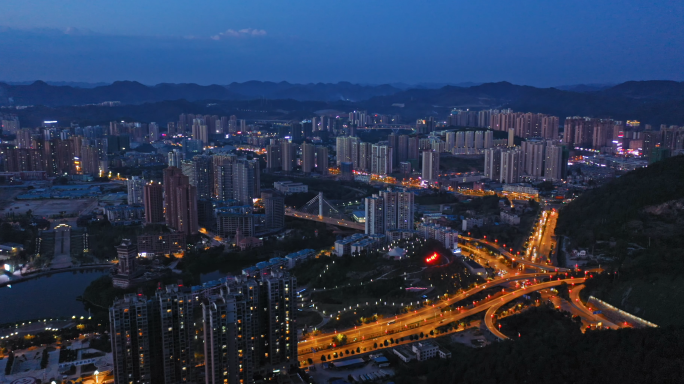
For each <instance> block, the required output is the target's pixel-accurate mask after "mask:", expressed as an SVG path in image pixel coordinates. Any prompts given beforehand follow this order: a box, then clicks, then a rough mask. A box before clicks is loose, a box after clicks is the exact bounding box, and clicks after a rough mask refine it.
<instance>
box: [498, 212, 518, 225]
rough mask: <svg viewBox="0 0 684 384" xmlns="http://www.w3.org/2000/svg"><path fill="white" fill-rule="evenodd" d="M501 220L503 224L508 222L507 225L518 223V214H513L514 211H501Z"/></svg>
mask: <svg viewBox="0 0 684 384" xmlns="http://www.w3.org/2000/svg"><path fill="white" fill-rule="evenodd" d="M500 216H501V222H502V223H504V224H509V225H518V224H520V216H518V215H516V214H514V213H508V212H506V211H501V214H500Z"/></svg>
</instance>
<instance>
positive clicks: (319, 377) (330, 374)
mask: <svg viewBox="0 0 684 384" xmlns="http://www.w3.org/2000/svg"><path fill="white" fill-rule="evenodd" d="M355 357H361V356H355ZM315 367H316V370H315V371H309V376H311V377H312V378H313V379H314V380H315V381H316V383H317V384H328V382H329V380H330V379H334V378H340V379H343V380H347V377H348V376H349V375H352V376H353V377H354V378H355V379H356V380H357V381H358V382H363V381H362V380H361V379H360V375H368V374H371V373H377V374H382V373H381V371H382V372H385V373H386V374H388V375H390V376H394V370H393V369H392V368H391V367H384V368H379V367H378V366H376V365H375V364H373V362H372V361H371V362H369V363H367V364H366V365H365V366H363V367H361V368H353V369H323V364H322V363H320V362H319V363H316V364H315ZM347 381H348V380H347Z"/></svg>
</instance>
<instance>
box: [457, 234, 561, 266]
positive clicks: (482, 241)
mask: <svg viewBox="0 0 684 384" xmlns="http://www.w3.org/2000/svg"><path fill="white" fill-rule="evenodd" d="M458 237H459V238H460V239H462V240H465V241H470V242H473V243H480V244H484V245H487V246H489V247H492V248H494V249H496V250H497V251H498V252H499V253H501V255H502V256H504V257H506V258H508V259H510V260H511V261H515V262H517V263H518V264H521V265H524V266H526V267H531V268H536V269H540V270H541V271H542V272H544V271H559V272H567V271H570V269H568V268H562V267H556V266H554V265H552V264H548V263H547V264H544V263H535V262H532V261H528V260H525V259H523V258H522V257H520V255H514V254H512V253H511V252H509V251H508V250H506V249H505V248H503V247H502V246H500V245H499V244H498V243H497V242H496V241H494V242H492V241H488V240H486V239H476V238H473V237H467V236H462V235H459V236H458Z"/></svg>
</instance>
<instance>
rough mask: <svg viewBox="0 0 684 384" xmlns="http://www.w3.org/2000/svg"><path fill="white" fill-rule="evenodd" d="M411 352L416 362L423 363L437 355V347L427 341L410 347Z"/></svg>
mask: <svg viewBox="0 0 684 384" xmlns="http://www.w3.org/2000/svg"><path fill="white" fill-rule="evenodd" d="M411 350H413V353H415V354H416V360H418V361H425V360H427V359H432V358H433V357H436V356H437V355H438V351H439V347H438V346H437V344H434V343H432V342H429V341H422V342H419V343H415V344H413V345H412V346H411Z"/></svg>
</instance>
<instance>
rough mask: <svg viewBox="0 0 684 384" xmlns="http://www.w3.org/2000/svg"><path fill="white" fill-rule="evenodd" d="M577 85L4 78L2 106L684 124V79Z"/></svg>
mask: <svg viewBox="0 0 684 384" xmlns="http://www.w3.org/2000/svg"><path fill="white" fill-rule="evenodd" d="M464 85H465V84H464ZM578 87H580V89H581V90H582V91H581V92H576V91H568V90H562V89H558V88H536V87H532V86H523V85H515V84H511V83H508V82H498V83H485V84H479V85H473V86H455V85H447V86H444V87H440V88H430V87H427V86H418V87H417V88H409V89H401V88H400V87H397V86H393V85H390V84H385V85H360V84H352V83H349V82H339V83H335V84H332V83H315V84H314V83H310V84H292V83H288V82H284V81H283V82H278V83H276V82H262V81H248V82H244V83H231V84H229V85H198V84H191V83H190V84H169V83H162V84H157V85H153V86H148V85H143V84H141V83H138V82H134V81H117V82H114V83H112V84H108V85H104V86H97V87H94V88H79V87H72V86H55V85H50V84H48V83H46V82H43V81H36V82H34V83H32V84H28V85H10V84H6V83H0V106H3V105H36V106H37V105H42V106H46V107H60V108H64V107H72V106H81V105H86V104H98V103H102V102H105V101H120V102H121V103H122V104H123V105H124V106H134V105H141V104H145V103H162V102H167V101H181V100H185V101H188V102H191V103H197V102H212V103H214V102H223V103H224V104H225V103H228V104H231V103H232V104H235V103H237V102H241V101H250V100H255V101H260V103H261V104H262V105H265V104H267V105H270V106H272V107H274V106H275V105H277V104H283V103H282V102H283V101H286V100H293V101H298V102H300V103H301V105H300V106H299V107H298V108H301V110H302V111H304V110H309V109H310V106H312V105H316V107H317V108H321V109H335V108H342V109H340V110H348V109H362V110H368V111H369V112H371V113H385V114H401V115H402V116H404V117H405V118H406V121H409V120H410V119H414V118H422V117H425V116H437V117H444V116H445V115H446V114H448V113H449V111H450V110H451V109H452V108H461V109H467V108H469V109H474V110H479V109H488V108H512V109H513V110H515V111H523V112H538V113H547V114H551V115H555V116H559V117H561V119H563V118H565V117H567V116H590V117H598V118H613V119H618V120H627V119H630V120H631V119H636V120H639V121H642V122H645V123H648V124H677V125H683V124H684V108H682V105H683V103H684V82H676V81H660V80H655V81H628V82H625V83H622V84H618V85H615V86H611V87H608V88H604V89H598V90H591V89H588V88H586V87H584V88H582V87H581V86H578ZM592 89H593V88H592ZM321 103H323V104H321ZM151 107H152V106H151ZM303 117H305V116H303Z"/></svg>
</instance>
